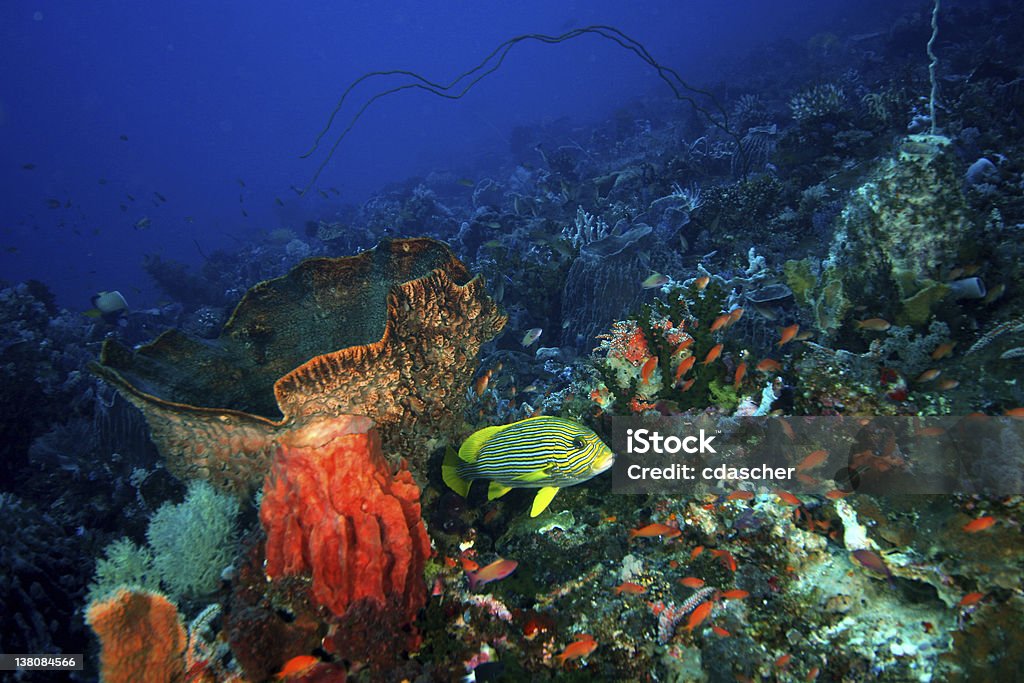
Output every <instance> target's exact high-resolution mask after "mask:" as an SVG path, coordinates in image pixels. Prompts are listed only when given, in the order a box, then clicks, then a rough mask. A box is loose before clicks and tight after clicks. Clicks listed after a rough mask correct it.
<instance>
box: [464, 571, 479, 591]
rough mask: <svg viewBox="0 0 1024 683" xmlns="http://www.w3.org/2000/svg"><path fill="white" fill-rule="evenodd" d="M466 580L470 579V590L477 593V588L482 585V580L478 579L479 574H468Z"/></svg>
mask: <svg viewBox="0 0 1024 683" xmlns="http://www.w3.org/2000/svg"><path fill="white" fill-rule="evenodd" d="M466 578H467V579H469V590H471V591H475V590H476V589H477V586H479V585H480V579H479V578H478V577H477V573H476V572H466Z"/></svg>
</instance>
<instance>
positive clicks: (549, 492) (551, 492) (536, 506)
mask: <svg viewBox="0 0 1024 683" xmlns="http://www.w3.org/2000/svg"><path fill="white" fill-rule="evenodd" d="M556 493H558V487H557V486H545V487H544V488H542V489H541V490H540V491H537V497H536V498H534V499H533V507H532V508H531V509H530V516H531V517H536V516H537V515H539V514H540V513H542V512H544V511H545V510H546V509H547V508H548V505H551V501H552V500H553V499H554V497H555V494H556Z"/></svg>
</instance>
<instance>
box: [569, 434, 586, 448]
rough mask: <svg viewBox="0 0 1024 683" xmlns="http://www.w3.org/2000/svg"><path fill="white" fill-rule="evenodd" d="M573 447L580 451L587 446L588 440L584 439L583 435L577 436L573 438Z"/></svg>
mask: <svg viewBox="0 0 1024 683" xmlns="http://www.w3.org/2000/svg"><path fill="white" fill-rule="evenodd" d="M572 447H573V448H575V449H576V450H578V451H582V450H583V449H584V448H586V447H587V442H586V441H584V440H583V437H582V436H577V437H576V438H575V439H573V440H572Z"/></svg>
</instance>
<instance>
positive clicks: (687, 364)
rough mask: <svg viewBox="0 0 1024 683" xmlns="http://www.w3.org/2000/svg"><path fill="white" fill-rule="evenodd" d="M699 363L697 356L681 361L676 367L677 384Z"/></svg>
mask: <svg viewBox="0 0 1024 683" xmlns="http://www.w3.org/2000/svg"><path fill="white" fill-rule="evenodd" d="M696 361H697V357H696V356H688V357H686V358H684V359H683V360H681V361H679V365H678V366H677V367H676V376H675V383H676V384H678V383H679V380H680V379H682V377H683V375H685V374H686V373H688V372H689V371H690V368H692V367H693V364H694V363H695V362H696Z"/></svg>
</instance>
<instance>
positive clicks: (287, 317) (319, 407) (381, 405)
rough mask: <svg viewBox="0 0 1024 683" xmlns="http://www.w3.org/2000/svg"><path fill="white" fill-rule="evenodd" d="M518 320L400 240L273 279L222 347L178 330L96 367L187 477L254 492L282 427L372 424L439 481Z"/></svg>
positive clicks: (244, 309)
mask: <svg viewBox="0 0 1024 683" xmlns="http://www.w3.org/2000/svg"><path fill="white" fill-rule="evenodd" d="M506 320H507V319H506V317H505V316H504V315H503V314H502V313H501V312H500V311H499V310H498V307H497V305H496V304H495V303H494V301H493V299H491V297H490V296H489V295H488V294H487V291H486V289H485V287H484V282H483V279H482V278H481V277H479V276H478V277H476V278H472V279H471V278H470V275H469V272H468V271H467V270H466V267H465V266H464V265H463V264H462V263H461V262H460V261H459V260H458V259H457V258H455V255H454V254H453V253H452V252H451V249H449V247H448V246H447V245H446V244H444V243H443V242H438V241H436V240H432V239H427V238H415V239H403V240H388V241H385V242H381V243H380V244H379V245H377V247H375V248H374V249H371V250H368V251H365V252H363V253H361V254H359V255H357V256H348V257H342V258H315V259H309V260H307V261H304V262H303V263H301V264H299V265H298V266H296V267H295V268H294V269H293V270H292V271H291V272H290V273H288V274H287V275H284V276H282V277H279V278H275V279H273V280H267V281H266V282H261V283H260V284H258V285H256V286H255V287H253V288H252V289H250V290H249V291H248V292H247V293H246V294H245V296H244V297H243V298H242V301H241V302H240V303H239V304H238V306H237V308H236V309H235V311H234V313H233V314H232V315H231V318H230V319H229V320H228V322H227V323H226V324H225V326H224V329H223V331H222V332H221V335H220V336H219V337H218V338H217V339H215V340H212V341H210V340H202V339H193V338H191V337H188V336H187V335H184V334H182V333H180V332H178V331H176V330H171V331H169V332H166V333H164V334H162V335H161V336H160V337H158V338H157V339H156V340H154V341H153V342H152V343H150V344H148V345H146V346H143V347H141V348H138V349H137V350H134V351H132V350H130V349H127V348H125V347H124V346H122V345H120V344H117V343H116V342H113V341H107V342H106V343H105V344H104V346H103V350H102V352H101V355H100V361H99V363H94V364H93V365H92V370H93V371H94V372H95V373H96V374H98V375H99V376H100V377H102V378H104V379H105V380H107V381H108V382H110V383H111V384H113V385H114V386H115V387H116V388H117V389H118V390H119V391H120V392H121V393H122V394H123V395H124V396H125V398H127V399H128V400H129V401H131V402H132V403H133V404H134V405H136V406H137V407H138V408H140V409H141V410H142V412H143V413H144V414H145V416H146V420H147V422H148V424H149V428H150V433H151V436H152V438H153V441H154V443H155V444H156V445H157V448H158V449H159V450H160V452H161V454H162V455H163V456H164V457H165V458H166V459H167V463H168V467H169V468H170V469H171V471H172V472H174V473H175V474H176V475H178V476H179V477H182V478H203V479H208V480H210V481H211V482H213V483H214V484H217V485H219V486H222V487H224V488H229V489H232V490H235V491H242V490H246V489H248V488H249V487H251V486H253V485H258V484H259V482H260V481H262V479H263V476H264V475H265V474H266V472H267V470H268V468H269V466H270V457H271V454H272V453H273V450H274V447H275V443H276V439H277V438H278V436H279V434H280V433H281V432H282V430H286V429H289V428H292V427H296V426H300V425H301V424H302V423H304V422H306V421H308V420H309V419H310V418H312V417H316V416H327V417H331V416H335V415H341V414H358V415H365V416H367V417H370V418H372V419H373V420H374V422H376V423H377V425H378V428H379V430H380V432H381V436H382V439H383V442H384V444H385V446H386V449H387V450H388V452H391V453H401V454H403V455H404V456H405V457H406V458H407V459H408V461H409V463H410V467H411V468H412V471H413V473H414V474H415V475H416V476H417V477H420V478H421V481H425V479H426V477H425V463H426V459H427V457H428V456H429V454H430V450H431V448H432V447H433V446H435V445H437V444H439V443H443V442H444V441H445V440H446V438H447V436H448V433H450V431H451V430H452V429H453V428H454V426H455V424H456V420H457V418H458V416H459V415H460V414H461V412H462V409H463V405H464V401H465V395H466V391H467V389H468V387H469V383H470V381H471V380H472V374H473V372H474V370H475V369H476V365H477V357H478V355H479V352H480V346H481V345H482V344H483V343H484V342H486V341H488V340H490V339H492V338H493V337H494V336H495V335H496V334H497V333H498V332H500V331H501V329H502V328H503V327H504V325H505V322H506Z"/></svg>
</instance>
